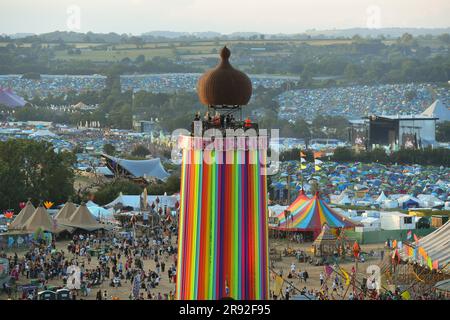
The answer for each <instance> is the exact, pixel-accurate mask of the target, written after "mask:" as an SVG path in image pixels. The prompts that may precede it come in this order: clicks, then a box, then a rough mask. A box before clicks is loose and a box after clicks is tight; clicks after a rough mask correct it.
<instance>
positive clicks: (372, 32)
mask: <svg viewBox="0 0 450 320" xmlns="http://www.w3.org/2000/svg"><path fill="white" fill-rule="evenodd" d="M304 33H305V34H307V35H309V36H312V37H314V36H325V37H333V38H348V37H353V36H354V35H356V34H357V35H360V36H361V37H367V36H371V37H378V36H381V35H383V36H385V37H391V38H398V37H401V36H402V35H403V34H404V33H409V34H412V35H413V36H424V35H433V36H436V35H440V34H443V33H450V27H449V28H379V29H369V28H351V29H336V30H314V29H313V30H307V31H306V32H304Z"/></svg>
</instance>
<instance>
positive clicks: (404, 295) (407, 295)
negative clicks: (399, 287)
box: [400, 291, 411, 300]
mask: <svg viewBox="0 0 450 320" xmlns="http://www.w3.org/2000/svg"><path fill="white" fill-rule="evenodd" d="M400 296H401V297H402V299H403V300H410V299H411V294H410V293H409V291H403V292H402V294H401V295H400Z"/></svg>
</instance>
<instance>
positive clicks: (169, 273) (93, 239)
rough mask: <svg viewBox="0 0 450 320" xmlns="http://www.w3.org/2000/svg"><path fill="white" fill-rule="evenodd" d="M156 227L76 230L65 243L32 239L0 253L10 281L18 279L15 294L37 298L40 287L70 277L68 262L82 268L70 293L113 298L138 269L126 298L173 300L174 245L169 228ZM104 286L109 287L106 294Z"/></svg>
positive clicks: (80, 296)
mask: <svg viewBox="0 0 450 320" xmlns="http://www.w3.org/2000/svg"><path fill="white" fill-rule="evenodd" d="M156 231H157V232H155V233H154V234H153V236H152V237H150V236H146V235H143V236H139V237H134V236H133V235H130V234H129V233H128V234H126V235H123V234H104V235H101V236H96V235H94V234H92V233H91V234H83V233H81V234H75V235H74V236H73V238H72V240H71V241H70V242H69V243H68V244H67V247H66V248H65V249H64V248H57V246H56V242H55V240H53V241H52V242H51V243H46V242H45V241H36V242H34V243H33V245H32V247H30V249H29V250H28V251H26V252H25V253H24V254H23V255H20V256H19V255H18V254H17V253H14V254H12V255H9V256H8V255H6V254H5V253H4V254H3V255H2V257H4V258H7V259H8V261H9V268H10V270H11V271H10V276H11V278H12V279H13V282H15V283H16V284H18V283H19V282H20V284H21V286H22V288H23V289H22V292H18V294H19V296H18V298H19V299H37V298H38V297H37V292H38V291H41V290H45V289H49V288H54V287H56V288H64V287H67V286H68V285H70V283H68V281H71V279H72V281H74V280H73V277H71V276H73V274H70V272H73V271H71V270H72V269H70V268H71V266H72V267H73V266H76V267H77V268H79V270H80V276H79V281H80V285H79V288H76V289H77V290H72V298H73V299H77V298H78V299H88V298H89V297H90V298H91V299H92V298H93V296H94V293H93V292H95V291H96V294H95V297H96V299H101V300H105V299H117V297H116V296H115V293H114V292H116V291H117V290H120V289H123V290H126V287H125V284H128V285H133V284H134V281H136V275H139V276H140V282H139V286H140V287H139V296H138V297H135V296H133V295H132V293H131V292H130V296H129V297H130V299H133V298H134V299H160V300H163V299H164V300H171V299H174V294H175V283H176V275H177V270H176V264H177V255H176V253H177V249H176V247H175V246H174V245H173V244H172V238H173V235H172V232H171V231H170V230H168V229H164V228H161V230H159V229H158V228H157V229H156ZM146 261H152V262H153V263H152V265H153V266H152V267H148V266H149V265H151V264H150V263H146ZM146 266H147V268H146ZM162 278H165V279H167V280H168V283H169V284H170V285H171V286H173V290H170V291H169V292H168V293H161V291H163V290H160V289H159V285H160V281H161V279H162ZM29 283H32V284H33V286H30V285H28V284H29ZM72 284H74V282H72ZM102 288H103V289H102ZM106 288H110V290H111V291H112V293H111V294H108V293H107V292H108V289H106ZM3 289H4V290H5V291H6V292H7V293H8V295H9V296H11V295H12V294H13V292H12V286H11V285H5V287H4V288H3ZM123 290H122V291H123Z"/></svg>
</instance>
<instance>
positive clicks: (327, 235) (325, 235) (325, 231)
mask: <svg viewBox="0 0 450 320" xmlns="http://www.w3.org/2000/svg"><path fill="white" fill-rule="evenodd" d="M336 241H337V238H336V236H335V235H334V234H333V233H332V232H331V230H330V228H329V227H328V225H326V224H325V225H324V226H323V227H322V231H321V232H320V234H319V235H318V236H317V238H316V240H314V242H313V245H315V246H321V245H327V246H330V245H331V246H332V245H336Z"/></svg>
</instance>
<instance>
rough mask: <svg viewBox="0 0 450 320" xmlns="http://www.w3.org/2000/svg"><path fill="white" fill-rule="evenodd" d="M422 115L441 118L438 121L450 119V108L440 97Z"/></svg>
mask: <svg viewBox="0 0 450 320" xmlns="http://www.w3.org/2000/svg"><path fill="white" fill-rule="evenodd" d="M422 116H425V117H432V118H439V120H438V122H442V121H450V110H448V109H447V107H445V106H444V105H443V104H442V102H441V100H439V99H438V100H436V101H435V102H433V103H432V104H431V105H430V106H429V107H428V108H427V109H426V110H425V111H424V112H422Z"/></svg>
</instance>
